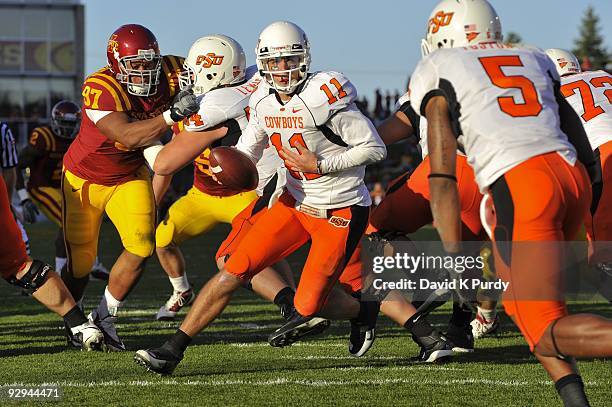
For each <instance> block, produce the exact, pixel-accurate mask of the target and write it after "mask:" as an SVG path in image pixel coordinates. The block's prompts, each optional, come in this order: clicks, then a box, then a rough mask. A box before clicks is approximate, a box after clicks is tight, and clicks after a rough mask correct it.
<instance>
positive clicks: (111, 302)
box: [104, 286, 123, 317]
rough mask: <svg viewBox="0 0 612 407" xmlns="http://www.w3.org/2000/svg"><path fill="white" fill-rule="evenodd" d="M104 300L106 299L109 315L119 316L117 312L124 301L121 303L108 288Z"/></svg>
mask: <svg viewBox="0 0 612 407" xmlns="http://www.w3.org/2000/svg"><path fill="white" fill-rule="evenodd" d="M104 298H106V307H107V308H108V313H109V314H110V315H112V316H114V317H116V316H117V310H118V309H119V307H121V306H122V305H123V301H119V300H118V299H116V298H115V297H113V295H112V294H111V293H110V291H108V286H106V289H105V290H104Z"/></svg>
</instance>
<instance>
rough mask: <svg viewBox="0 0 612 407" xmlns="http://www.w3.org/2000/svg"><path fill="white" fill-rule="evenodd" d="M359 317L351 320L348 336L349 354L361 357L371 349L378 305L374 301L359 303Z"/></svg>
mask: <svg viewBox="0 0 612 407" xmlns="http://www.w3.org/2000/svg"><path fill="white" fill-rule="evenodd" d="M360 304H361V309H360V310H359V316H358V317H357V318H355V319H351V334H350V336H349V353H350V354H351V355H353V356H355V357H361V356H363V355H365V353H366V352H367V351H368V350H369V349H370V348H371V347H372V345H373V344H374V339H375V337H376V332H375V331H376V320H377V319H378V311H380V303H379V302H376V301H361V302H360Z"/></svg>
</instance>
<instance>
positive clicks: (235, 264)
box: [224, 252, 253, 280]
mask: <svg viewBox="0 0 612 407" xmlns="http://www.w3.org/2000/svg"><path fill="white" fill-rule="evenodd" d="M250 266H251V261H250V260H249V256H246V255H244V254H242V253H240V252H236V253H234V254H233V255H232V256H231V257H230V258H229V259H227V261H226V262H225V267H224V268H225V271H227V272H228V273H230V274H232V275H234V276H236V277H238V278H241V279H243V280H250V279H251V278H252V277H253V275H252V273H250V271H251V270H250Z"/></svg>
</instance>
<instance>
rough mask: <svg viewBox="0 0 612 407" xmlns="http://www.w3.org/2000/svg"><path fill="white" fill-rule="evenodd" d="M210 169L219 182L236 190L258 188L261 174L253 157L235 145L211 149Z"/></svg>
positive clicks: (244, 190)
mask: <svg viewBox="0 0 612 407" xmlns="http://www.w3.org/2000/svg"><path fill="white" fill-rule="evenodd" d="M208 159H209V160H210V170H211V171H212V172H213V173H214V174H215V176H216V177H217V179H218V180H219V182H221V183H222V184H223V185H225V186H226V187H228V188H230V189H233V190H235V191H240V192H246V191H252V190H254V189H255V188H257V184H258V183H259V175H258V174H257V168H256V167H255V164H254V163H253V161H251V159H250V158H249V157H248V156H247V155H246V154H244V153H242V152H241V151H239V150H238V149H236V148H234V147H216V148H213V149H212V150H211V151H210V156H209V157H208Z"/></svg>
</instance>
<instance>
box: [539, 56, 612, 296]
mask: <svg viewBox="0 0 612 407" xmlns="http://www.w3.org/2000/svg"><path fill="white" fill-rule="evenodd" d="M546 53H547V54H548V56H549V57H550V58H551V59H552V60H553V62H554V63H555V66H556V67H557V72H558V73H559V76H560V77H561V93H562V94H563V96H565V98H566V100H567V102H568V103H569V104H570V105H571V106H572V107H573V108H574V110H575V111H576V113H577V114H578V116H580V119H581V120H582V124H583V125H584V131H585V132H586V134H587V136H588V137H589V142H590V143H591V148H593V155H594V156H595V160H596V161H597V166H598V167H599V168H600V169H601V182H598V183H597V184H595V185H593V200H592V202H591V208H590V211H589V213H588V214H587V216H586V218H585V224H586V229H587V239H588V240H589V263H590V264H592V265H594V266H595V267H596V268H597V269H598V270H599V271H600V272H601V276H602V281H601V285H600V292H601V293H602V294H603V295H604V296H605V297H606V298H607V299H608V301H612V247H611V246H610V242H611V241H612V216H611V215H610V214H611V213H612V99H611V98H612V95H611V93H612V75H610V74H609V73H607V72H605V71H592V72H582V70H581V68H580V64H579V63H578V59H576V57H575V56H574V54H572V53H571V52H569V51H566V50H563V49H557V48H553V49H549V50H546ZM598 241H599V242H601V243H599V244H598V243H597V242H598Z"/></svg>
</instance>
